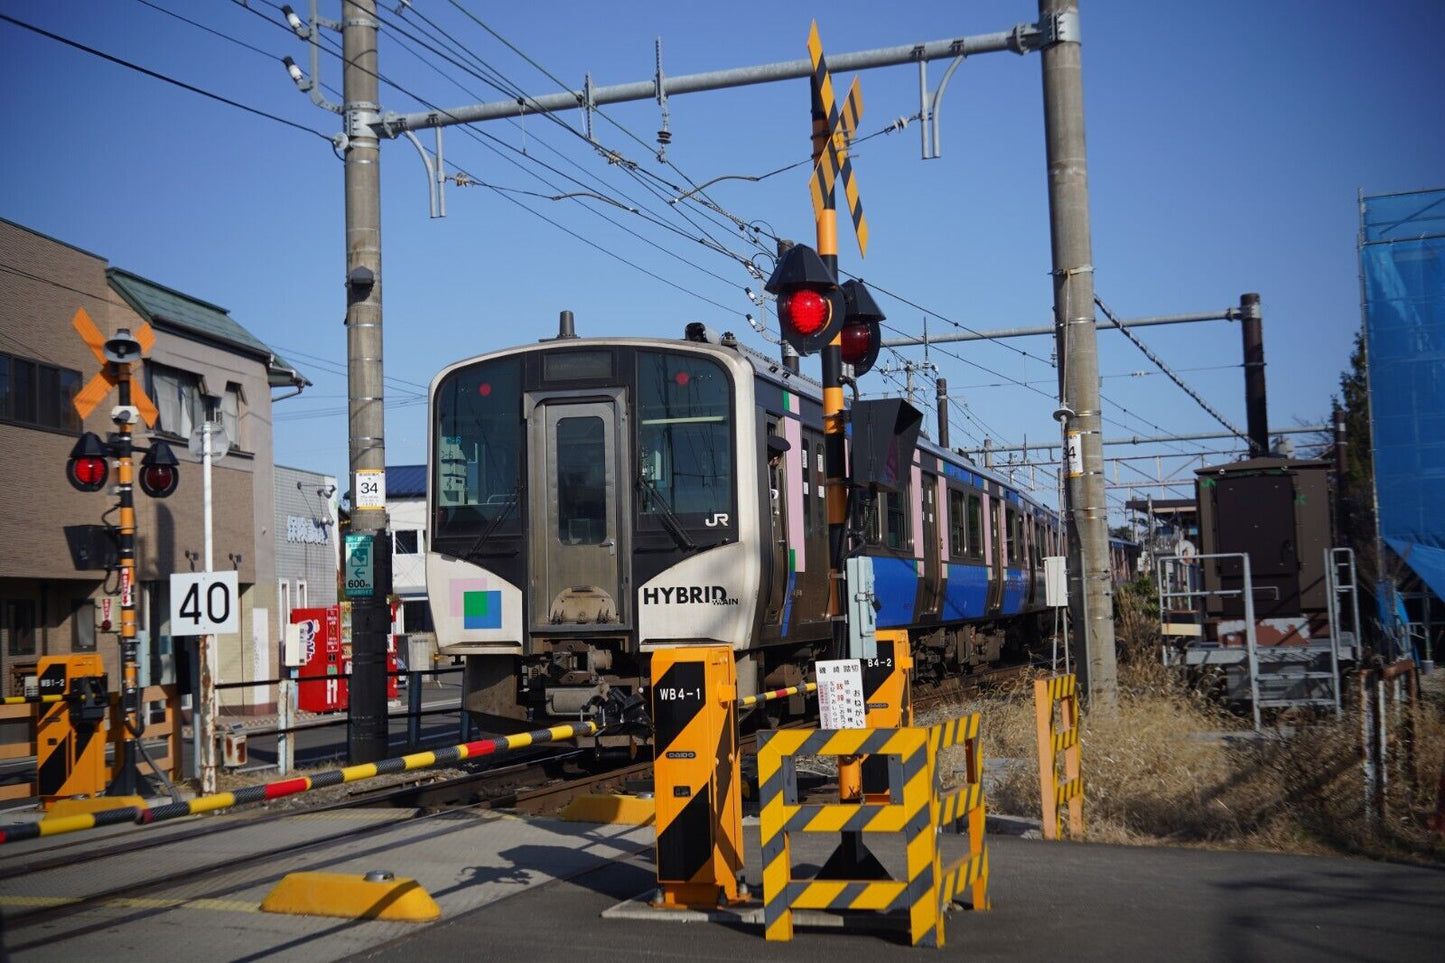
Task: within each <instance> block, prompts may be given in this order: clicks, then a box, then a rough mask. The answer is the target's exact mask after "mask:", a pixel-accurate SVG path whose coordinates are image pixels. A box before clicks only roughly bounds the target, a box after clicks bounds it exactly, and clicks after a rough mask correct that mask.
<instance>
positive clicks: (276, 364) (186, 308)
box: [105, 268, 311, 388]
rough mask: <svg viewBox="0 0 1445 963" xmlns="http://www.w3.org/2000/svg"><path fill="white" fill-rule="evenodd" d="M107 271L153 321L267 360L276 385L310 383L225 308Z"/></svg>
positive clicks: (124, 295)
mask: <svg viewBox="0 0 1445 963" xmlns="http://www.w3.org/2000/svg"><path fill="white" fill-rule="evenodd" d="M105 274H106V278H107V279H108V280H109V281H110V285H111V287H113V288H115V290H116V292H117V293H119V294H120V296H121V297H122V298H124V299H125V301H126V303H127V304H129V305H130V306H131V307H132V308H134V309H135V310H136V313H137V314H139V315H140V316H141V317H143V318H145V319H146V320H147V321H149V322H150V323H151V324H153V325H156V326H157V327H161V328H166V329H169V330H171V331H174V332H177V333H179V334H182V335H186V336H189V337H194V338H200V339H201V340H203V341H209V342H212V343H214V344H218V345H220V346H222V347H225V348H230V349H232V350H235V351H239V352H241V353H243V354H250V355H252V356H254V357H257V358H260V359H262V360H264V361H265V362H266V374H267V380H268V381H269V382H270V384H271V387H273V388H278V387H304V386H306V385H309V384H311V382H310V380H308V379H307V378H306V377H305V376H304V375H302V374H301V373H300V372H299V371H297V370H296V368H295V367H293V366H292V365H291V364H290V363H288V362H287V361H286V360H285V359H284V358H282V357H281V356H280V355H279V354H277V353H276V352H275V351H273V350H271V348H269V347H267V346H266V344H265V343H263V342H262V341H261V340H260V339H258V338H257V337H256V336H255V335H254V334H252V333H251V332H249V331H247V330H246V329H245V328H243V327H241V325H239V324H237V323H236V321H235V319H233V318H232V317H231V316H230V315H229V314H228V313H227V312H226V309H225V308H222V307H219V306H217V305H214V304H210V303H208V302H206V301H201V300H199V299H197V298H193V297H191V296H190V295H187V294H182V293H181V292H179V291H176V290H174V289H172V288H168V287H166V286H165V285H162V284H157V283H156V282H154V281H151V280H149V279H147V278H143V277H141V276H140V275H138V274H132V273H131V272H129V271H124V270H121V269H120V268H107V269H106V272H105Z"/></svg>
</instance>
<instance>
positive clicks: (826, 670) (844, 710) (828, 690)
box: [813, 659, 868, 729]
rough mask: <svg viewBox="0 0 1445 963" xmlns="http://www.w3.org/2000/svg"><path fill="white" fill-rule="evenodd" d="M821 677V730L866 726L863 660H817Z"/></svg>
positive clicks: (819, 706)
mask: <svg viewBox="0 0 1445 963" xmlns="http://www.w3.org/2000/svg"><path fill="white" fill-rule="evenodd" d="M813 667H814V671H816V673H817V678H818V725H819V728H822V729H866V728H868V707H867V706H866V705H865V704H864V702H863V663H861V662H859V661H858V660H857V659H832V660H829V661H826V662H816V663H814V666H813Z"/></svg>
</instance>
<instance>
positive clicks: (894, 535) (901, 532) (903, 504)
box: [878, 481, 913, 550]
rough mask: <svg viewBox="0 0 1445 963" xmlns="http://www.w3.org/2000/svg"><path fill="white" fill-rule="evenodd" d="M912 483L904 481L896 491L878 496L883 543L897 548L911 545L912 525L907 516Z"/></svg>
mask: <svg viewBox="0 0 1445 963" xmlns="http://www.w3.org/2000/svg"><path fill="white" fill-rule="evenodd" d="M912 494H913V492H912V485H911V484H910V483H909V482H907V481H905V482H904V483H903V485H902V486H900V488H899V490H898V491H897V492H896V493H883V494H880V495H879V496H878V502H879V505H878V514H879V516H880V517H881V519H882V521H883V544H884V545H887V546H888V547H889V548H896V549H899V550H904V549H910V548H912V547H913V525H912V523H911V520H910V518H909V512H908V508H909V504H910V502H911V500H912Z"/></svg>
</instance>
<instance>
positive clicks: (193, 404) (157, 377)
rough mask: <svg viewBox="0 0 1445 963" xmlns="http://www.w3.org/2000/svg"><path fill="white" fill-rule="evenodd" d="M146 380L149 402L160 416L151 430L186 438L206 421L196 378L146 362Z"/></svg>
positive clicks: (197, 376) (183, 372)
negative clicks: (152, 402)
mask: <svg viewBox="0 0 1445 963" xmlns="http://www.w3.org/2000/svg"><path fill="white" fill-rule="evenodd" d="M146 379H147V381H149V382H150V384H149V386H148V387H149V389H150V396H151V399H152V400H153V401H154V402H155V403H156V410H157V411H158V412H159V414H160V417H158V418H157V419H156V423H155V426H154V427H155V430H156V431H163V432H165V433H166V434H169V435H175V436H177V437H180V438H190V437H191V432H192V431H194V430H196V429H197V428H199V427H200V426H201V422H202V421H204V420H205V418H206V407H205V400H204V398H203V397H202V394H201V378H200V375H196V374H192V373H191V372H189V371H179V370H177V369H175V368H168V367H166V366H165V365H162V364H154V363H149V364H147V365H146ZM232 440H233V441H234V439H232Z"/></svg>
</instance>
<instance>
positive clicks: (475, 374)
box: [432, 358, 523, 554]
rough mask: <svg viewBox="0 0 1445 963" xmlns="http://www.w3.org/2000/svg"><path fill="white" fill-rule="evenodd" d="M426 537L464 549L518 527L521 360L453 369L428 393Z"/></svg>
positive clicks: (516, 531)
mask: <svg viewBox="0 0 1445 963" xmlns="http://www.w3.org/2000/svg"><path fill="white" fill-rule="evenodd" d="M433 403H434V405H435V417H436V419H437V420H436V426H435V430H436V437H435V438H434V439H433V445H434V448H433V452H434V458H435V463H434V471H435V473H436V474H435V477H434V478H433V480H432V483H433V485H434V486H435V489H434V490H435V492H436V518H435V519H434V520H433V536H432V537H433V544H436V545H438V547H441V546H443V545H445V546H446V547H447V548H448V549H451V550H452V551H455V552H456V553H457V554H464V553H465V551H466V549H467V545H457V544H456V543H455V541H454V540H455V539H457V538H458V537H460V538H462V539H466V540H467V541H468V542H479V541H482V540H485V539H488V538H492V537H495V536H505V535H512V536H517V535H519V534H520V533H521V531H522V518H521V515H522V513H521V512H520V511H519V510H518V509H519V506H518V504H517V499H518V494H519V492H520V491H521V489H522V462H521V458H522V450H523V449H522V364H521V359H519V358H502V359H500V360H497V361H489V362H485V363H483V364H479V365H474V366H472V367H469V368H463V369H461V370H460V371H456V372H454V373H453V374H452V375H450V376H449V377H448V378H447V379H446V381H444V382H443V383H442V385H441V387H440V388H438V389H437V393H436V398H435V399H434V402H433Z"/></svg>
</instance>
